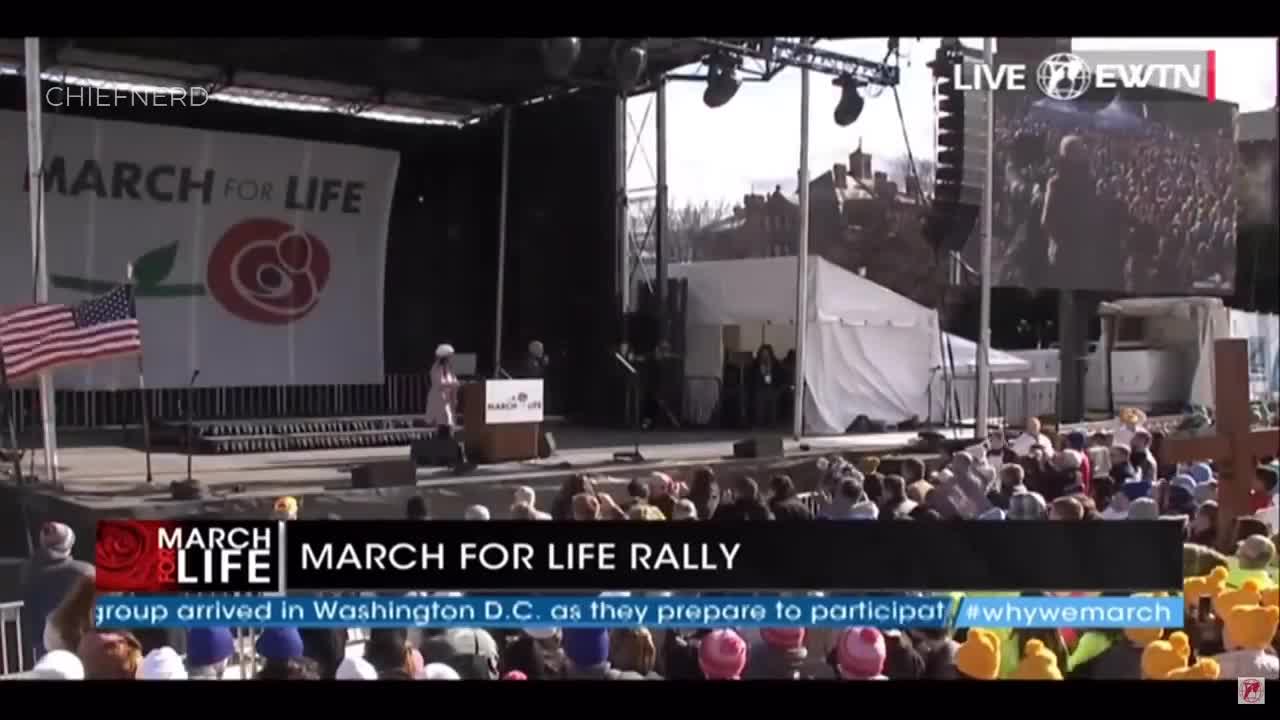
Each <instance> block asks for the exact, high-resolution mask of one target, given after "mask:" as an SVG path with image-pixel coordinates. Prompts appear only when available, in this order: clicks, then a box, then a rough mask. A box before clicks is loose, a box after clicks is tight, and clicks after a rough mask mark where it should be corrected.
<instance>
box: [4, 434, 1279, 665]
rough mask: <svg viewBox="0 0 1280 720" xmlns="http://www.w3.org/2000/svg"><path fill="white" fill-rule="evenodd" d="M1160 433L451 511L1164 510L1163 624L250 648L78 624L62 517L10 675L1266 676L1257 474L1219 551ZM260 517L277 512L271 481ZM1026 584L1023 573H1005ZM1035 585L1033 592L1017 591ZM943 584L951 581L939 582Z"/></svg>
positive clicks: (900, 517)
mask: <svg viewBox="0 0 1280 720" xmlns="http://www.w3.org/2000/svg"><path fill="white" fill-rule="evenodd" d="M1162 440H1163V436H1162V434H1161V433H1158V432H1157V433H1152V432H1149V431H1148V430H1147V429H1145V428H1144V427H1143V418H1142V416H1141V413H1135V412H1133V411H1129V410H1126V411H1125V412H1124V413H1122V414H1121V417H1120V419H1119V424H1118V426H1117V427H1116V428H1115V429H1114V431H1110V432H1105V433H1103V432H1100V433H1095V434H1093V435H1092V436H1089V435H1086V434H1085V433H1082V432H1071V433H1068V434H1066V435H1065V436H1061V437H1055V438H1050V436H1049V435H1047V434H1045V433H1044V432H1042V428H1041V427H1040V424H1039V423H1038V421H1036V420H1034V419H1032V420H1029V421H1028V424H1027V426H1026V427H1025V428H1024V429H1023V431H1022V432H1021V433H1020V434H1018V435H1016V436H1006V435H1005V434H1004V433H998V432H997V433H993V434H992V435H991V437H990V438H989V439H988V441H986V442H984V443H981V444H978V445H975V446H973V447H971V448H968V449H967V450H963V451H958V452H955V453H953V454H952V455H951V457H950V458H949V461H948V462H947V463H946V465H945V466H944V467H942V468H941V469H939V470H937V471H935V472H929V471H928V470H927V468H926V466H925V464H924V463H923V462H921V461H919V460H917V459H907V460H905V461H903V462H902V463H901V468H900V471H899V472H897V473H882V472H881V467H880V465H881V463H880V461H878V460H877V459H874V458H864V459H863V460H862V461H861V462H860V465H858V466H855V465H853V464H851V463H849V462H847V461H846V460H844V459H842V458H840V457H832V458H828V459H823V460H821V461H820V462H819V464H818V467H819V470H820V472H821V481H820V487H819V489H818V490H817V491H815V492H812V493H800V492H798V490H797V488H796V486H795V483H793V482H792V480H791V478H789V477H787V476H785V475H779V476H776V477H774V478H772V479H771V480H770V481H769V482H768V484H767V486H766V487H765V488H762V487H760V485H759V484H758V483H757V482H756V480H754V479H753V478H751V477H745V476H743V477H737V478H734V479H733V480H732V481H731V482H729V481H722V480H721V479H720V478H718V477H717V476H716V474H715V472H714V471H713V470H712V469H710V468H706V467H703V468H699V469H696V470H695V471H693V472H692V473H691V474H690V475H689V477H688V479H687V482H685V481H682V480H679V479H676V478H673V477H671V476H670V475H667V474H664V473H654V474H652V475H650V476H646V477H643V478H636V479H633V480H631V481H630V482H628V483H627V484H626V485H625V496H624V497H620V498H615V497H614V496H613V495H612V494H611V493H609V492H606V491H605V490H604V489H603V485H602V486H601V487H597V485H596V483H595V482H594V481H593V478H591V477H589V476H586V475H575V476H573V477H571V478H569V479H568V480H567V481H566V482H565V483H564V485H563V486H562V487H561V488H560V491H559V492H558V493H557V494H556V496H555V497H554V498H553V499H552V500H551V502H550V503H549V505H548V506H547V507H546V509H545V510H544V509H543V508H542V507H540V506H539V504H538V497H537V494H536V493H535V491H534V490H533V489H532V488H529V487H520V488H517V489H516V490H515V491H514V494H513V497H512V504H511V506H510V508H508V509H504V510H503V511H491V510H490V509H489V508H487V507H484V506H480V505H476V506H472V507H470V508H468V509H467V510H466V513H465V517H466V518H467V519H469V520H475V521H487V520H489V519H491V518H492V517H494V516H498V515H503V514H505V515H506V516H507V517H510V518H512V519H520V520H528V521H545V520H560V521H578V522H584V521H593V520H602V519H611V520H624V519H625V520H640V521H657V522H662V521H667V520H671V521H682V522H728V523H744V522H769V521H779V522H786V521H806V522H815V521H816V522H821V521H855V522H857V521H905V522H947V521H963V520H974V521H1010V522H1017V521H1024V520H1042V521H1058V522H1105V521H1115V520H1120V521H1123V520H1157V519H1163V520H1166V521H1169V522H1180V523H1182V526H1183V528H1184V533H1185V540H1186V544H1185V546H1184V562H1183V566H1184V574H1185V576H1186V582H1185V587H1184V600H1185V603H1186V610H1187V612H1186V619H1185V622H1184V624H1183V626H1182V627H1177V628H1167V629H1164V630H1160V629H1132V630H1109V629H1101V630H1100V629H1089V628H1061V629H1048V630H1010V629H1000V628H990V629H970V630H967V631H966V630H964V629H936V630H916V629H911V630H894V629H883V630H882V629H875V628H869V627H850V628H845V629H843V630H830V629H824V628H801V627H792V628H768V629H760V630H756V629H748V628H743V629H737V630H734V629H716V630H705V629H704V630H680V631H676V630H660V631H653V630H650V629H647V628H643V627H633V628H613V629H603V628H601V629H590V628H563V629H559V630H557V629H553V628H529V629H524V630H511V629H497V628H467V629H456V628H455V629H448V630H438V629H427V628H403V629H374V630H372V631H369V632H368V633H367V634H366V635H365V636H364V637H365V640H364V643H363V648H362V649H363V652H352V651H351V643H350V642H349V639H350V634H349V632H348V631H347V630H345V629H344V630H329V629H296V628H273V629H267V630H263V631H262V632H261V633H259V634H258V635H257V638H256V641H255V642H254V646H253V647H254V649H253V651H252V652H250V651H249V649H248V646H247V645H245V644H238V643H237V642H236V638H235V636H234V634H233V632H232V631H231V630H230V629H226V628H223V629H199V630H194V629H193V630H189V631H185V632H183V631H176V630H175V631H168V630H140V631H137V632H124V631H117V630H105V629H97V628H95V627H94V622H93V606H94V600H95V597H96V590H95V587H94V582H93V568H92V566H91V565H88V564H86V563H82V562H79V561H76V560H73V559H72V557H71V551H72V548H73V546H74V543H75V535H74V533H73V532H72V531H71V529H70V528H68V527H67V526H65V525H62V524H59V523H49V524H47V525H46V526H45V527H44V528H43V530H42V533H41V537H40V544H39V548H38V549H37V551H36V554H35V555H34V556H33V557H32V559H31V560H30V561H29V563H28V565H27V567H26V568H25V569H24V573H23V580H22V582H23V590H24V594H25V597H26V613H25V615H24V618H25V620H26V622H27V629H26V631H25V632H24V635H23V636H24V637H26V638H34V639H35V640H33V645H34V647H33V651H34V657H37V658H39V660H38V662H36V664H35V667H34V669H33V670H30V671H28V672H27V673H25V675H24V677H27V678H57V679H73V678H91V679H120V680H127V679H143V680H153V679H156V680H158V679H188V678H189V679H219V678H224V677H225V676H226V675H227V671H228V667H229V666H234V665H237V664H239V663H241V662H243V661H244V658H245V657H249V658H251V659H250V660H249V661H248V662H250V663H251V664H254V665H256V666H257V668H256V673H254V677H256V678H260V679H298V680H305V679H326V678H329V679H351V680H375V679H384V680H385V679H400V680H407V679H427V680H457V679H470V680H499V679H502V680H544V679H614V680H643V679H662V678H670V679H698V678H701V679H711V680H732V679H754V678H771V679H845V680H884V679H889V680H910V679H921V678H931V679H944V678H955V679H963V678H973V679H997V678H1004V679H1071V678H1135V679H1136V678H1149V679H1195V678H1235V677H1270V678H1273V679H1275V678H1277V676H1278V673H1280V660H1277V646H1278V645H1280V637H1278V636H1277V632H1276V631H1277V624H1278V620H1280V607H1277V605H1278V601H1277V578H1276V575H1277V554H1276V542H1277V540H1276V538H1274V537H1273V535H1274V533H1275V532H1276V508H1277V501H1276V484H1277V482H1276V480H1277V473H1278V471H1280V469H1278V467H1277V465H1276V463H1275V462H1274V461H1269V464H1262V465H1259V467H1258V468H1257V472H1256V474H1255V476H1254V477H1253V479H1252V483H1253V488H1252V493H1251V502H1252V503H1253V507H1254V509H1255V510H1256V511H1257V515H1256V516H1254V517H1244V518H1240V519H1238V520H1237V522H1236V527H1235V528H1234V537H1235V539H1236V541H1237V542H1236V545H1235V551H1234V553H1232V554H1223V553H1220V552H1218V551H1217V550H1215V549H1213V548H1214V546H1215V545H1216V544H1217V540H1218V535H1219V533H1218V527H1217V518H1218V513H1217V503H1216V493H1217V480H1216V476H1215V472H1214V468H1213V466H1212V464H1210V463H1196V464H1193V465H1190V466H1187V467H1161V465H1160V464H1159V463H1158V462H1157V460H1156V458H1157V457H1158V451H1159V445H1160V443H1161V442H1162ZM275 512H276V517H278V518H280V519H285V520H289V519H296V517H297V512H298V504H297V502H296V501H295V500H293V499H292V498H282V499H281V500H280V501H279V502H277V504H276V508H275ZM406 514H407V516H408V517H409V518H410V519H414V520H422V521H430V520H431V519H432V514H431V511H430V507H429V505H428V503H427V502H426V500H425V499H424V498H422V497H420V496H415V497H413V498H411V499H410V500H409V503H408V507H407V508H406ZM1024 594H1028V593H1024ZM1029 594H1038V593H1029ZM953 595H954V596H955V597H956V598H957V599H958V598H961V597H963V596H964V595H963V594H962V593H954V594H953Z"/></svg>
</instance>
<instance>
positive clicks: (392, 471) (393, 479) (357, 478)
mask: <svg viewBox="0 0 1280 720" xmlns="http://www.w3.org/2000/svg"><path fill="white" fill-rule="evenodd" d="M416 484H418V477H417V468H416V467H414V464H413V462H411V461H409V460H386V461H383V462H373V463H365V464H364V465H357V466H356V467H355V469H354V470H352V471H351V487H353V488H355V489H356V490H368V489H370V488H389V487H412V486H414V485H416Z"/></svg>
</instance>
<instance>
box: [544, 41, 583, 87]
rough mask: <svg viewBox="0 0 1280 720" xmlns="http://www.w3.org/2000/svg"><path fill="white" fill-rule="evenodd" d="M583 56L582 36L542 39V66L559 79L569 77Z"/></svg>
mask: <svg viewBox="0 0 1280 720" xmlns="http://www.w3.org/2000/svg"><path fill="white" fill-rule="evenodd" d="M581 56H582V38H576V37H561V38H547V39H545V40H543V41H542V66H543V67H544V68H546V71H547V74H548V75H550V76H551V77H553V78H555V79H557V80H563V79H565V78H567V77H569V73H571V72H573V67H574V65H577V64H578V58H579V57H581Z"/></svg>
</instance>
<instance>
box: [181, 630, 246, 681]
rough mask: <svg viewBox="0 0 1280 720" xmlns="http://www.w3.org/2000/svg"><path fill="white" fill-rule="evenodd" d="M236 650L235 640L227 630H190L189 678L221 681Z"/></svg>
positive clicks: (188, 637) (188, 632)
mask: <svg viewBox="0 0 1280 720" xmlns="http://www.w3.org/2000/svg"><path fill="white" fill-rule="evenodd" d="M235 649H236V641H235V638H233V637H232V636H231V631H230V630H228V629H227V628H224V627H220V628H192V629H190V630H188V631H187V677H188V678H190V679H192V680H221V679H222V674H223V673H225V672H226V671H227V663H228V662H229V661H230V660H231V656H232V655H234V654H235Z"/></svg>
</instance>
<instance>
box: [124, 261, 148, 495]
mask: <svg viewBox="0 0 1280 720" xmlns="http://www.w3.org/2000/svg"><path fill="white" fill-rule="evenodd" d="M124 278H125V284H126V287H127V288H128V290H129V314H130V315H132V316H133V317H134V319H135V320H136V319H137V317H138V306H137V304H136V301H135V300H134V295H133V263H129V264H128V265H125V266H124ZM138 340H139V342H138V347H139V349H138V394H139V396H140V397H141V399H142V450H143V452H145V453H146V455H147V484H148V485H150V484H151V483H152V481H153V480H154V478H153V477H152V475H151V403H149V402H147V401H148V400H150V398H149V397H148V396H147V378H146V376H145V375H144V374H143V372H142V349H141V347H142V342H141V340H142V324H141V323H139V324H138Z"/></svg>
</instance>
